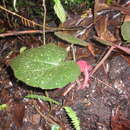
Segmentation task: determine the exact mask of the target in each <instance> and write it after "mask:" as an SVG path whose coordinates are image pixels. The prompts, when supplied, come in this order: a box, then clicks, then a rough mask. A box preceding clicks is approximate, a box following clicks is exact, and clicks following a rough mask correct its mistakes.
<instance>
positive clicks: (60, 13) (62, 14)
mask: <svg viewBox="0 0 130 130" xmlns="http://www.w3.org/2000/svg"><path fill="white" fill-rule="evenodd" d="M54 2H55V5H54V10H55V13H56V15H57V17H58V18H59V19H60V21H61V22H62V23H64V22H65V21H66V12H65V10H64V8H63V6H62V4H61V2H60V0H54Z"/></svg>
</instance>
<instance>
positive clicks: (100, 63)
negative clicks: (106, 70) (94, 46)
mask: <svg viewBox="0 0 130 130" xmlns="http://www.w3.org/2000/svg"><path fill="white" fill-rule="evenodd" d="M114 48H115V47H114V46H111V47H110V49H109V50H108V52H107V53H106V55H105V56H104V57H103V58H102V60H101V61H100V62H99V63H98V64H97V65H96V67H95V68H94V69H93V70H92V72H91V73H90V76H91V75H93V74H94V73H95V72H96V70H97V69H98V68H99V67H100V66H101V65H102V64H103V63H104V61H105V60H106V59H107V58H108V57H109V55H110V54H111V52H112V51H113V49H114Z"/></svg>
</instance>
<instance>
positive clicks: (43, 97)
mask: <svg viewBox="0 0 130 130" xmlns="http://www.w3.org/2000/svg"><path fill="white" fill-rule="evenodd" d="M25 98H33V99H41V100H43V101H46V102H50V103H54V104H57V105H59V104H60V103H59V102H57V101H55V100H53V99H52V98H50V97H45V96H41V95H34V94H28V95H27V96H25Z"/></svg>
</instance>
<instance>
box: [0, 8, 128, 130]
mask: <svg viewBox="0 0 130 130" xmlns="http://www.w3.org/2000/svg"><path fill="white" fill-rule="evenodd" d="M119 12H120V10H118V9H117V10H116V11H115V10H114V11H113V12H112V11H108V12H104V14H105V17H104V14H103V15H102V17H101V16H97V18H96V20H97V22H98V23H97V25H96V24H95V26H96V27H95V26H94V25H92V27H90V28H89V29H88V30H85V33H84V35H82V36H81V37H80V38H81V39H83V40H86V39H87V41H88V42H89V43H90V44H92V46H91V45H90V46H89V47H90V48H91V47H92V48H91V49H90V48H89V47H82V46H80V45H76V49H77V51H76V57H77V58H76V59H77V60H79V59H82V60H84V61H86V62H87V63H89V64H91V65H98V63H99V62H100V61H101V59H102V58H103V57H104V56H105V54H106V53H107V52H108V50H109V47H108V46H106V45H102V44H99V43H95V42H93V40H92V37H93V36H94V35H96V32H95V29H94V27H95V28H98V29H99V30H98V31H97V30H96V31H97V34H101V35H102V32H103V29H104V28H105V27H102V26H103V25H102V22H101V21H102V20H104V21H105V20H106V13H107V15H109V17H112V16H115V15H116V14H118V13H119ZM99 17H101V18H100V19H102V20H99V19H98V18H99ZM109 17H108V21H107V22H106V23H107V25H108V26H109V27H110V30H111V32H113V30H114V32H113V35H114V36H115V37H116V41H117V42H118V41H121V42H122V43H123V41H122V38H121V36H120V35H119V34H120V33H119V32H118V31H115V30H117V28H119V27H117V26H120V23H121V22H122V21H121V17H122V15H121V16H119V17H117V18H116V20H115V19H114V20H112V19H109ZM123 17H124V14H123ZM72 18H73V19H72ZM72 18H70V19H69V20H68V21H66V22H65V24H64V27H66V26H67V27H73V26H74V25H75V26H80V27H82V28H83V29H86V28H87V27H88V26H89V25H90V23H91V22H92V21H91V20H90V19H88V18H84V20H83V21H82V22H81V23H80V25H77V24H76V23H77V21H79V20H81V17H80V18H79V16H77V15H75V17H72ZM86 21H87V23H86ZM88 21H90V23H89V24H88ZM113 21H114V23H113V24H112V25H111V23H112V22H113ZM5 22H6V20H5V21H4V20H2V19H1V20H0V23H1V25H0V26H1V27H3V28H4V27H6V28H7V26H6V25H7V24H5ZM2 23H4V25H3V24H2ZM51 24H53V23H51ZM117 24H118V25H117ZM116 27H117V28H116ZM82 28H81V29H80V31H81V30H82ZM115 28H116V29H115ZM100 29H101V30H100ZM78 31H79V30H78ZM78 31H76V32H71V33H70V32H67V33H70V34H74V35H76V34H79V32H78ZM82 31H83V30H82ZM103 33H104V32H103ZM109 36H110V35H109ZM109 36H106V37H105V36H104V38H106V39H111V37H109ZM41 37H42V36H41V34H35V35H34V34H30V35H27V34H25V35H18V36H9V37H3V38H1V39H0V104H7V105H8V108H7V109H5V110H0V130H50V129H51V126H52V124H58V125H59V126H60V127H61V130H73V129H74V128H73V126H72V124H71V121H70V119H69V118H68V116H67V114H66V112H65V111H64V109H63V108H62V106H60V105H54V104H51V103H48V102H44V101H41V100H35V99H27V98H25V96H26V95H27V94H37V95H46V94H48V95H49V97H51V98H52V99H54V100H56V101H58V102H60V103H61V104H62V105H63V106H70V107H71V108H72V109H73V110H74V111H75V112H76V113H77V116H78V118H79V120H80V126H81V130H129V129H130V56H129V55H128V54H125V53H122V51H119V50H118V49H115V50H114V51H113V52H111V54H110V55H109V56H108V58H107V59H106V60H105V61H104V62H103V63H102V65H101V66H100V67H99V68H98V69H97V70H96V71H95V72H94V74H93V76H92V77H89V81H88V85H87V86H86V87H85V88H84V89H79V88H78V85H75V86H74V87H73V88H72V89H71V90H70V91H68V89H69V88H70V84H69V85H67V86H65V87H64V88H62V89H54V90H49V91H48V90H46V91H45V90H42V89H38V88H33V87H31V86H28V85H26V84H24V83H23V82H21V81H19V80H17V79H16V78H15V76H14V74H13V71H12V69H11V67H10V61H11V59H13V58H14V57H16V56H17V55H19V51H20V48H22V47H23V46H26V47H27V48H36V47H39V46H41V45H43V43H42V40H41ZM46 37H47V40H46V42H47V43H49V42H58V44H57V45H59V46H61V47H64V48H66V47H68V46H70V44H68V43H66V42H64V41H61V40H59V39H58V38H56V36H54V34H53V33H47V34H46ZM88 37H89V38H88ZM113 39H114V38H112V39H111V42H112V40H113ZM113 41H114V40H113ZM117 42H116V43H117ZM127 47H129V44H127ZM88 48H89V49H88ZM70 53H71V52H70ZM71 58H72V55H71V54H70V57H69V59H71ZM80 78H81V79H84V76H83V75H81V76H80ZM81 83H82V81H81ZM67 91H68V92H67ZM66 92H67V93H66Z"/></svg>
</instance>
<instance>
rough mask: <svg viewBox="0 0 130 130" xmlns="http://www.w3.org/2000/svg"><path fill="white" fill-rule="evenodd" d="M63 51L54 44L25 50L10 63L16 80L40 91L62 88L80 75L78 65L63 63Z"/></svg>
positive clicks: (65, 54) (69, 62)
mask: <svg viewBox="0 0 130 130" xmlns="http://www.w3.org/2000/svg"><path fill="white" fill-rule="evenodd" d="M66 56H67V52H66V51H65V49H63V48H60V47H58V46H56V45H54V44H48V45H45V46H42V47H39V48H33V49H29V50H25V51H24V52H23V53H21V54H20V55H19V56H17V57H16V58H14V59H13V60H12V61H11V67H12V69H13V71H14V74H15V76H16V78H18V79H19V80H21V81H23V82H25V83H26V84H28V85H30V86H33V87H39V88H41V89H54V88H62V87H64V86H65V85H67V84H68V83H70V82H73V81H75V80H76V79H77V77H78V76H79V75H80V70H79V67H78V65H77V64H76V63H75V62H73V61H64V60H65V57H66Z"/></svg>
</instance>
